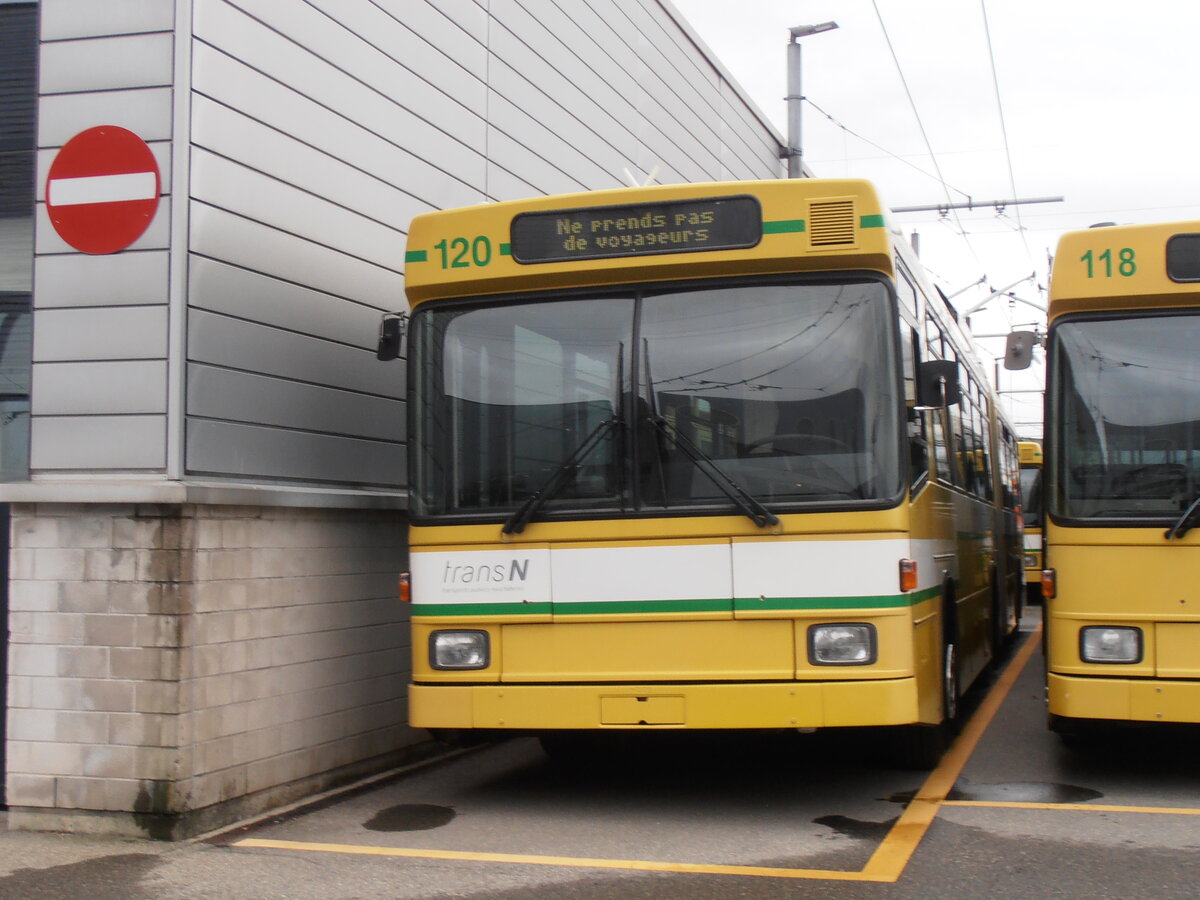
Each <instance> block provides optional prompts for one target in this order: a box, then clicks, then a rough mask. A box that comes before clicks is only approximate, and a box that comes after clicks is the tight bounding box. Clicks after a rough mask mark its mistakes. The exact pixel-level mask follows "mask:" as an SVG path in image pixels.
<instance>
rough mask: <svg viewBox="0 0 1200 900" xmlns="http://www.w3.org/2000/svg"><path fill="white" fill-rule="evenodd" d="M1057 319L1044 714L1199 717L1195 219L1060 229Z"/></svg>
mask: <svg viewBox="0 0 1200 900" xmlns="http://www.w3.org/2000/svg"><path fill="white" fill-rule="evenodd" d="M1049 321H1050V329H1049V348H1048V370H1047V373H1048V374H1047V390H1046V396H1047V407H1046V437H1045V445H1046V468H1045V476H1046V480H1045V487H1046V489H1045V491H1044V494H1043V498H1044V501H1045V508H1046V512H1047V517H1046V522H1045V525H1046V565H1047V566H1048V568H1047V571H1046V572H1045V577H1044V591H1045V594H1046V598H1047V599H1046V601H1045V602H1046V612H1045V616H1046V637H1047V645H1046V647H1047V650H1046V652H1047V672H1048V676H1047V677H1048V682H1049V712H1050V717H1051V718H1050V721H1051V727H1053V728H1055V729H1056V730H1059V731H1063V732H1068V733H1069V732H1071V731H1078V730H1079V728H1078V726H1079V725H1080V724H1081V722H1082V721H1084V720H1108V721H1110V722H1111V721H1113V720H1116V721H1125V722H1129V721H1139V722H1200V531H1197V530H1194V529H1195V526H1196V525H1197V524H1198V522H1200V221H1198V222H1184V223H1180V224H1166V225H1136V226H1123V227H1106V228H1094V229H1089V230H1087V231H1080V232H1075V233H1071V234H1067V235H1064V236H1063V237H1062V239H1061V242H1060V244H1059V247H1058V253H1057V256H1056V259H1055V265H1054V272H1053V275H1052V278H1051V286H1050V306H1049Z"/></svg>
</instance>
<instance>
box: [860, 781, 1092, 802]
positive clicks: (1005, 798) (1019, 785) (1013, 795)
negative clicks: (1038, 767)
mask: <svg viewBox="0 0 1200 900" xmlns="http://www.w3.org/2000/svg"><path fill="white" fill-rule="evenodd" d="M915 794H916V791H901V792H899V793H896V794H890V795H888V796H887V797H886V798H884V799H886V800H887V801H888V802H889V803H908V802H909V801H910V800H912V798H913V796H914V795H915ZM1103 796H1104V794H1102V793H1101V792H1100V791H1095V790H1092V789H1091V788H1085V787H1079V786H1078V785H1074V784H1056V783H1054V782H1050V781H1009V782H1006V783H1003V784H970V785H960V786H957V787H955V788H954V789H953V790H952V791H950V793H949V794H947V795H946V799H947V800H974V801H977V802H980V803H1086V802H1087V801H1089V800H1098V799H1100V798H1101V797H1103Z"/></svg>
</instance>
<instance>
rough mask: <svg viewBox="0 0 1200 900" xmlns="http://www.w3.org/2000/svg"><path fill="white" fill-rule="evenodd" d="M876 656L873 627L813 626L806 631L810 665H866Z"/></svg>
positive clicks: (866, 625)
mask: <svg viewBox="0 0 1200 900" xmlns="http://www.w3.org/2000/svg"><path fill="white" fill-rule="evenodd" d="M876 653H877V650H876V643H875V626H874V625H868V624H865V623H863V624H841V625H813V626H811V627H810V628H809V629H808V661H809V662H810V663H811V664H812V665H814V666H869V665H870V664H871V663H873V662H875V658H876Z"/></svg>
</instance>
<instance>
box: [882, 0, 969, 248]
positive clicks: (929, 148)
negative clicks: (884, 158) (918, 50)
mask: <svg viewBox="0 0 1200 900" xmlns="http://www.w3.org/2000/svg"><path fill="white" fill-rule="evenodd" d="M871 6H872V7H873V8H874V10H875V18H876V19H877V20H878V21H879V29H880V31H882V32H883V39H884V41H885V42H886V43H887V46H888V52H889V53H891V55H892V64H893V65H895V67H896V75H897V76H898V77H899V78H900V84H901V86H902V87H903V88H904V94H905V96H906V97H908V105H909V107H910V108H911V109H912V113H913V118H914V119H916V120H917V130H918V131H920V132H921V140H923V141H924V142H925V151H926V152H927V153H928V154H929V160H930V162H932V163H933V169H934V171H935V172H937V181H938V182H939V183H940V184H941V186H942V191H943V192H944V193H945V195H946V206H947V207H948V211H949V213H950V214H951V215H952V216H953V217H954V223H955V226H956V227H957V229H958V233H959V234H960V235H962V238H963V242H964V243H965V244H966V245H967V249H968V250H969V251H970V252H971V256H973V257H974V258H975V262H976V263H977V264H978V265H979V266H980V267H982V266H983V261H982V260H981V259H980V258H979V254H978V253H976V252H975V247H974V246H973V245H972V244H971V241H970V239H969V238H968V237H967V229H966V228H965V227H964V226H963V223H962V220H961V219H960V218H959V215H958V211H957V210H956V209H954V208H953V203H952V202H951V200H950V185H949V183H948V182H947V181H946V178H945V176H944V175H943V174H942V166H941V163H939V162H938V158H937V155H936V154H935V153H934V152H933V144H932V143H931V142H930V140H929V134H928V133H927V132H926V131H925V123H924V122H923V121H922V120H921V113H920V111H919V110H918V109H917V102H916V99H915V98H914V97H913V93H912V90H911V88H909V86H908V79H907V78H905V77H904V68H903V67H902V66H901V65H900V57H899V56H898V55H897V54H896V48H895V46H893V44H892V37H891V35H890V34H888V29H887V24H886V23H885V22H884V21H883V13H881V12H880V11H879V3H878V0H871Z"/></svg>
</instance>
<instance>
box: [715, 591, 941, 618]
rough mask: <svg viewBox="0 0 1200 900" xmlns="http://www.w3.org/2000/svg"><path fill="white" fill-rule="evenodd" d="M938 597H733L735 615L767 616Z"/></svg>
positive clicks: (933, 594)
mask: <svg viewBox="0 0 1200 900" xmlns="http://www.w3.org/2000/svg"><path fill="white" fill-rule="evenodd" d="M939 593H941V588H936V587H935V588H926V589H925V590H923V591H914V592H913V593H911V594H882V595H879V596H874V597H736V598H735V599H734V601H733V603H734V609H735V610H737V611H738V612H753V611H754V610H770V611H771V612H783V611H805V612H809V611H812V610H817V609H840V610H846V609H899V608H902V607H906V606H916V605H917V604H918V603H924V602H925V601H926V600H929V599H930V598H932V597H936V596H937V595H938V594H939Z"/></svg>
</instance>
